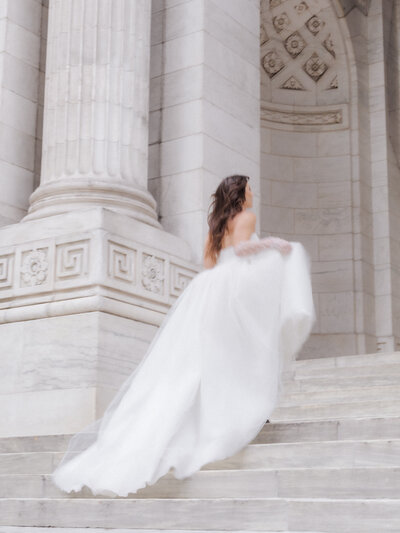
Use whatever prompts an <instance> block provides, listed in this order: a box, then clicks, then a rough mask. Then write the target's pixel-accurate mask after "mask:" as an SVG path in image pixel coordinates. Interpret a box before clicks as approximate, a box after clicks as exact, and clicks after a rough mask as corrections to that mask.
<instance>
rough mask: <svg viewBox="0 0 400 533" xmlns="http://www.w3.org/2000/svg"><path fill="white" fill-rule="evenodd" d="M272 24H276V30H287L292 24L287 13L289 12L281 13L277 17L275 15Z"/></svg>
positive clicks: (279, 31)
mask: <svg viewBox="0 0 400 533" xmlns="http://www.w3.org/2000/svg"><path fill="white" fill-rule="evenodd" d="M272 24H273V25H274V28H275V30H276V31H277V32H278V33H281V31H283V30H287V29H288V27H289V26H290V19H289V17H288V15H287V13H285V12H284V13H281V14H280V15H278V16H277V17H274V18H273V19H272Z"/></svg>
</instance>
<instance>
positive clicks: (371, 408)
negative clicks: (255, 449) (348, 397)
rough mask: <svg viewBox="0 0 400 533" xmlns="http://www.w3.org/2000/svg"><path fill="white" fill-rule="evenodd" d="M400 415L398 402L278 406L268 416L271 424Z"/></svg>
mask: <svg viewBox="0 0 400 533" xmlns="http://www.w3.org/2000/svg"><path fill="white" fill-rule="evenodd" d="M398 413H400V401H399V400H375V401H374V400H372V401H358V402H343V403H328V404H321V403H316V404H304V405H290V406H282V407H280V406H278V407H277V408H276V409H275V410H274V411H273V413H272V414H271V416H270V420H271V422H282V421H288V420H297V421H299V422H300V421H303V420H325V419H337V418H353V417H378V416H389V417H391V416H395V415H397V414H398Z"/></svg>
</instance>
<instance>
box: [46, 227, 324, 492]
mask: <svg viewBox="0 0 400 533" xmlns="http://www.w3.org/2000/svg"><path fill="white" fill-rule="evenodd" d="M258 239H259V237H258V235H257V234H256V233H253V234H252V236H251V240H258ZM291 245H292V250H291V251H290V252H289V253H288V254H287V255H283V254H281V252H279V251H278V250H276V249H265V250H262V251H259V252H257V253H253V254H250V255H247V256H238V255H236V254H235V252H234V249H233V247H232V246H229V247H227V248H224V249H222V250H221V252H220V255H219V258H218V261H217V264H216V265H215V266H214V267H213V268H210V269H204V270H202V271H201V272H199V273H198V274H197V275H196V276H195V277H194V278H193V279H192V280H191V281H190V282H189V284H188V285H187V287H186V288H185V290H184V291H183V292H182V293H181V294H180V296H179V297H178V298H177V300H176V301H175V302H174V304H173V305H172V307H171V308H170V309H169V311H168V313H167V314H166V316H165V318H164V320H163V322H162V324H161V326H160V327H159V329H158V330H157V332H156V334H155V336H154V338H153V340H152V342H151V343H150V346H149V347H148V350H147V352H146V354H145V356H144V357H143V359H142V360H141V362H140V364H139V365H138V366H137V368H136V369H135V370H134V372H132V374H131V375H130V376H129V377H128V378H127V379H126V381H125V382H124V383H123V384H122V386H121V387H120V389H119V391H118V392H117V394H116V395H115V397H114V399H113V400H112V401H111V403H110V405H109V406H108V408H107V409H106V411H105V413H104V415H103V417H102V418H100V419H98V420H97V421H96V422H94V423H93V424H91V425H90V426H88V427H86V428H84V429H83V430H82V431H80V432H79V433H77V434H75V435H74V436H73V437H72V438H71V440H70V442H69V445H68V450H67V452H66V454H65V455H64V457H63V459H62V461H61V463H60V464H59V465H58V466H57V468H56V469H55V471H54V472H53V474H52V480H53V482H54V483H55V484H56V485H57V486H58V487H59V488H61V489H63V490H64V491H66V492H70V491H79V490H80V489H81V488H82V487H83V486H84V485H86V486H87V487H89V488H90V489H91V491H92V493H93V494H94V495H97V494H103V495H111V496H115V495H119V496H127V495H128V494H129V493H134V492H136V491H137V490H138V489H140V488H142V487H145V486H146V485H152V484H154V483H155V482H156V481H157V480H158V479H159V478H160V477H161V476H163V475H164V474H166V473H167V472H169V470H170V468H171V467H172V469H173V470H172V472H173V475H174V476H175V477H176V478H178V479H183V478H185V477H187V476H190V475H191V474H193V473H194V472H196V471H197V470H198V469H200V468H201V467H202V466H203V465H205V464H206V463H209V462H212V461H215V460H219V459H224V458H226V457H229V456H231V455H233V454H235V453H236V452H238V451H240V450H241V449H242V448H243V447H244V446H246V445H247V444H248V443H249V442H251V441H252V440H253V439H254V438H255V437H256V435H257V434H258V432H259V431H260V430H261V428H262V427H263V425H264V424H265V422H266V421H267V419H268V418H269V416H270V415H271V413H272V412H273V410H274V408H275V406H276V404H277V401H278V399H279V393H280V391H281V390H282V381H281V373H282V369H283V365H282V363H283V361H284V360H288V359H289V360H290V359H291V358H294V356H295V355H296V353H297V352H298V351H299V349H300V348H301V346H302V345H303V343H304V341H305V340H306V339H307V337H308V336H309V334H310V332H311V328H312V325H313V323H314V321H315V310H314V304H313V298H312V290H311V280H310V258H309V255H308V253H307V252H306V250H305V249H304V247H303V245H302V244H301V243H299V242H291Z"/></svg>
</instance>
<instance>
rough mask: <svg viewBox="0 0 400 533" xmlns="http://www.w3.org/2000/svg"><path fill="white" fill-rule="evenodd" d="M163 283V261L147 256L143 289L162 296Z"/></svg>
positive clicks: (144, 266)
mask: <svg viewBox="0 0 400 533" xmlns="http://www.w3.org/2000/svg"><path fill="white" fill-rule="evenodd" d="M163 282H164V274H163V261H162V260H161V259H158V258H157V257H155V256H154V255H145V256H144V260H143V266H142V284H143V287H144V288H145V289H147V290H149V291H151V292H156V293H159V294H161V293H162V292H163V291H162V289H163Z"/></svg>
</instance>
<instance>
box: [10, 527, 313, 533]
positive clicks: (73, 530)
mask: <svg viewBox="0 0 400 533" xmlns="http://www.w3.org/2000/svg"><path fill="white" fill-rule="evenodd" d="M132 531H133V530H132V529H119V528H118V529H103V528H97V527H96V528H93V527H87V528H86V527H84V528H82V527H52V528H51V530H50V531H49V528H48V527H31V526H26V527H24V526H15V527H14V526H3V527H2V528H1V530H0V533H132ZM134 533H193V529H136V528H135V530H134ZM195 533H221V530H219V531H217V530H216V529H207V530H205V529H201V530H200V529H196V531H195ZM240 533H254V530H253V531H250V530H247V531H241V532H240ZM269 533H285V531H282V530H281V531H279V532H278V531H270V532H269ZM286 533H287V531H286ZM291 533H323V532H322V531H292V532H291Z"/></svg>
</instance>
